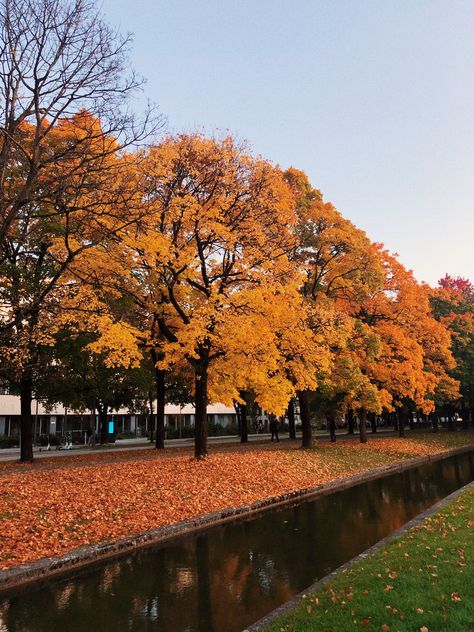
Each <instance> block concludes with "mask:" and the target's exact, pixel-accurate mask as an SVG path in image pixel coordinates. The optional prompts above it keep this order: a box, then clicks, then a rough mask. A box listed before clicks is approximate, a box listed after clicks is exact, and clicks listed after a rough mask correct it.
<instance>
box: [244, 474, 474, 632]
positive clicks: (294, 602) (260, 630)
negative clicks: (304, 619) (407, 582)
mask: <svg viewBox="0 0 474 632" xmlns="http://www.w3.org/2000/svg"><path fill="white" fill-rule="evenodd" d="M471 487H474V481H471V482H470V483H468V484H467V485H464V486H463V487H460V488H459V489H457V490H456V491H454V492H452V494H449V496H445V498H442V499H441V500H440V501H438V502H437V503H436V504H434V505H432V506H431V507H429V508H428V509H426V510H425V511H423V512H422V513H420V514H418V515H417V516H415V517H414V518H412V519H411V520H410V521H409V522H407V523H405V524H404V525H403V526H402V527H400V528H399V529H397V530H396V531H393V532H392V533H390V535H387V536H386V537H385V538H383V539H382V540H379V541H378V542H376V543H375V544H374V545H373V546H371V547H370V548H369V549H366V550H365V551H362V553H359V555H356V557H353V558H352V559H351V560H349V561H348V562H346V563H345V564H342V565H341V566H339V567H338V568H336V569H335V570H334V571H332V573H329V575H326V576H325V577H322V578H321V579H318V581H317V582H315V583H314V584H312V585H311V586H309V587H308V588H306V589H305V590H303V591H302V592H300V593H299V594H298V595H296V597H293V599H291V600H290V601H287V602H286V603H284V604H283V605H281V606H280V607H279V608H275V610H272V611H271V612H269V613H268V614H267V615H265V616H264V617H262V618H261V619H259V620H258V621H256V622H255V623H253V624H252V625H250V626H249V627H247V628H245V630H243V632H265V629H266V628H267V627H268V626H269V625H271V624H272V623H274V622H275V621H276V619H279V618H280V617H281V616H283V615H285V614H288V613H289V612H290V611H291V610H293V609H294V608H296V607H297V606H298V605H299V604H300V602H301V601H303V600H304V599H305V598H306V597H307V596H308V595H310V594H312V593H314V592H316V591H318V590H321V589H322V588H324V586H325V585H326V584H327V583H329V582H330V581H331V580H333V579H336V577H337V576H339V575H340V574H341V573H344V572H345V571H346V570H347V569H348V568H350V567H351V566H353V565H354V564H357V563H358V562H361V561H362V560H364V559H365V558H367V557H370V556H371V555H374V553H376V552H377V551H379V550H380V549H383V548H384V546H386V545H387V544H388V543H389V542H391V541H392V540H395V539H396V538H398V537H400V536H401V535H404V534H405V533H406V532H407V531H409V530H410V529H412V528H413V527H416V526H417V525H418V524H420V523H421V522H423V520H425V519H426V518H428V517H429V516H431V515H432V514H434V513H436V512H437V511H439V510H440V509H442V508H443V507H444V506H445V505H448V504H449V503H450V502H451V501H453V500H455V499H456V498H457V497H458V496H459V495H460V494H461V493H462V492H464V491H466V490H467V489H469V488H471Z"/></svg>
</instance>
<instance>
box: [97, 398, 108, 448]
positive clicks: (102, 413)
mask: <svg viewBox="0 0 474 632" xmlns="http://www.w3.org/2000/svg"><path fill="white" fill-rule="evenodd" d="M97 409H98V411H99V428H100V444H101V445H104V443H107V435H108V432H107V409H108V406H107V404H105V403H101V404H100V405H99V406H98V407H97Z"/></svg>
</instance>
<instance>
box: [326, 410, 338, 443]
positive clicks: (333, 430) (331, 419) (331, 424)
mask: <svg viewBox="0 0 474 632" xmlns="http://www.w3.org/2000/svg"><path fill="white" fill-rule="evenodd" d="M327 420H328V425H329V435H330V437H331V443H335V442H336V420H335V418H334V415H327Z"/></svg>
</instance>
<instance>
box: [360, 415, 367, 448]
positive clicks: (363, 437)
mask: <svg viewBox="0 0 474 632" xmlns="http://www.w3.org/2000/svg"><path fill="white" fill-rule="evenodd" d="M359 437H360V442H361V443H367V414H366V412H365V410H361V411H360V413H359Z"/></svg>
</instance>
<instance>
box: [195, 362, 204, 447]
mask: <svg viewBox="0 0 474 632" xmlns="http://www.w3.org/2000/svg"><path fill="white" fill-rule="evenodd" d="M194 389H195V390H194V405H195V422H194V431H195V436H194V456H195V457H196V458H197V459H202V458H204V457H206V456H207V364H205V363H200V364H198V365H196V367H195V370H194Z"/></svg>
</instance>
